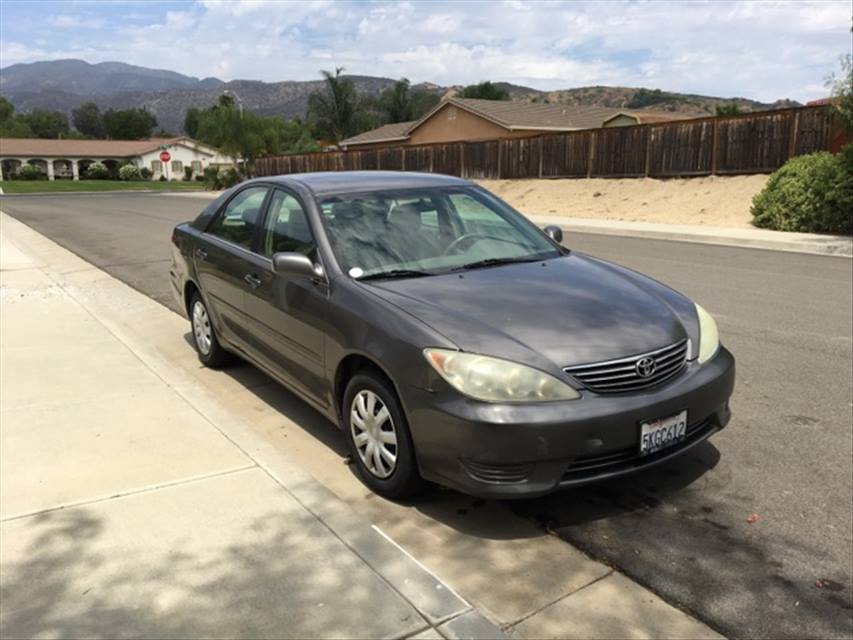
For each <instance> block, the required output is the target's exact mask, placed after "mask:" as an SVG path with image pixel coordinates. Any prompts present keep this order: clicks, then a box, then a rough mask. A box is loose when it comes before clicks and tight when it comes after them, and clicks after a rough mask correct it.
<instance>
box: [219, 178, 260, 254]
mask: <svg viewBox="0 0 853 640" xmlns="http://www.w3.org/2000/svg"><path fill="white" fill-rule="evenodd" d="M268 192H269V187H263V186H259V187H249V188H247V189H243V190H242V191H241V192H240V193H238V194H237V195H236V196H234V197H233V198H231V200H230V201H229V202H228V204H227V205H225V208H224V209H223V210H222V211H220V212H219V215H218V216H217V217H216V218H215V219H214V220H213V222H212V223H211V224H210V226H209V227H208V228H207V232H208V233H209V234H211V235H214V236H216V237H217V238H222V239H223V240H227V241H228V242H233V243H234V244H236V245H239V246H241V247H243V248H245V249H251V248H252V238H253V237H254V235H255V228H256V227H257V226H258V223H259V222H260V216H261V210H262V208H263V205H264V200H265V199H266V197H267V193H268Z"/></svg>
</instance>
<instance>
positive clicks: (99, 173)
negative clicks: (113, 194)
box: [86, 162, 110, 180]
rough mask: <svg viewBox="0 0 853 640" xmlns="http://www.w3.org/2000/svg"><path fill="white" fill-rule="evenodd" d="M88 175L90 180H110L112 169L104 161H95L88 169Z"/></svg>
mask: <svg viewBox="0 0 853 640" xmlns="http://www.w3.org/2000/svg"><path fill="white" fill-rule="evenodd" d="M86 177H87V178H89V179H90V180H109V179H110V170H109V169H107V167H106V166H105V165H104V163H102V162H93V163H92V164H90V165H89V166H88V167H87V169H86Z"/></svg>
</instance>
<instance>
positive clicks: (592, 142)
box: [586, 131, 596, 178]
mask: <svg viewBox="0 0 853 640" xmlns="http://www.w3.org/2000/svg"><path fill="white" fill-rule="evenodd" d="M587 137H588V138H589V149H588V150H587V154H586V177H587V178H591V177H592V162H593V160H594V159H595V137H596V134H595V132H594V131H590V132H589V135H588V136H587Z"/></svg>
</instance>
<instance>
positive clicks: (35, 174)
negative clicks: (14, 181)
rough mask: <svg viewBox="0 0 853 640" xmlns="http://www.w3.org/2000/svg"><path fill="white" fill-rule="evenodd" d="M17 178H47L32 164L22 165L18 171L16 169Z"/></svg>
mask: <svg viewBox="0 0 853 640" xmlns="http://www.w3.org/2000/svg"><path fill="white" fill-rule="evenodd" d="M18 177H19V178H20V179H21V180H41V179H42V178H46V177H47V176H46V175H45V173H44V172H43V171H42V170H41V169H40V168H38V167H37V166H35V165H33V164H24V165H21V167H20V169H18Z"/></svg>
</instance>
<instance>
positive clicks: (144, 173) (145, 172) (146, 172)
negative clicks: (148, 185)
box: [139, 167, 153, 180]
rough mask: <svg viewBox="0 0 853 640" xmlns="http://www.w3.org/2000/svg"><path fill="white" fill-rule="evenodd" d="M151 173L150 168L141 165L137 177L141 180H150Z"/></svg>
mask: <svg viewBox="0 0 853 640" xmlns="http://www.w3.org/2000/svg"><path fill="white" fill-rule="evenodd" d="M152 175H153V174H152V173H151V169H149V168H148V167H142V168H141V169H140V170H139V177H140V178H142V179H143V180H150V179H151V176H152Z"/></svg>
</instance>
